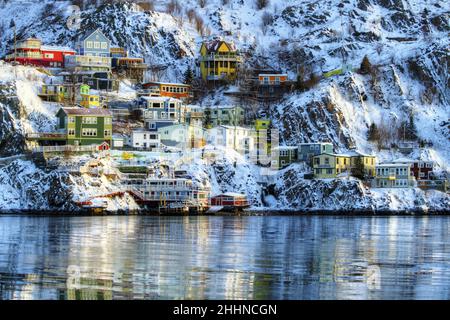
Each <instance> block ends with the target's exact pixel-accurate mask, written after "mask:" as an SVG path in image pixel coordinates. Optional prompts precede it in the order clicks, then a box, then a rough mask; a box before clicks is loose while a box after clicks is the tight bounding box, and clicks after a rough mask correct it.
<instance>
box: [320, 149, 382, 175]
mask: <svg viewBox="0 0 450 320" xmlns="http://www.w3.org/2000/svg"><path fill="white" fill-rule="evenodd" d="M375 163H376V157H375V156H372V155H367V154H362V153H360V152H356V151H351V152H349V153H343V154H333V153H322V154H320V155H317V156H314V157H313V170H314V177H316V178H319V179H327V178H336V177H337V176H338V175H340V174H343V173H348V174H350V175H354V176H357V177H374V176H375Z"/></svg>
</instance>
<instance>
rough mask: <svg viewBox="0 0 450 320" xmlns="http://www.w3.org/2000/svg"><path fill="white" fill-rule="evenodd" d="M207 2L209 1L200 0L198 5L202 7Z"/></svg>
mask: <svg viewBox="0 0 450 320" xmlns="http://www.w3.org/2000/svg"><path fill="white" fill-rule="evenodd" d="M207 3H208V1H206V0H198V5H199V6H200V8H204V7H205V6H206V4H207Z"/></svg>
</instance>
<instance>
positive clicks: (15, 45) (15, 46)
mask: <svg viewBox="0 0 450 320" xmlns="http://www.w3.org/2000/svg"><path fill="white" fill-rule="evenodd" d="M16 63H17V34H16V22H15V21H14V65H15V64H16Z"/></svg>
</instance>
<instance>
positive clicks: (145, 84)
mask: <svg viewBox="0 0 450 320" xmlns="http://www.w3.org/2000/svg"><path fill="white" fill-rule="evenodd" d="M142 85H143V86H152V85H166V86H167V85H169V86H179V87H190V86H191V85H189V84H186V83H172V82H155V81H150V82H146V83H144V84H142Z"/></svg>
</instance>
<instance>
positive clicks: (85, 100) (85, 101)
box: [80, 94, 100, 108]
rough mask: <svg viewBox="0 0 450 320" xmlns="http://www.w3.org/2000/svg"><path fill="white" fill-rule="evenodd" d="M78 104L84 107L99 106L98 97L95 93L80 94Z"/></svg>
mask: <svg viewBox="0 0 450 320" xmlns="http://www.w3.org/2000/svg"><path fill="white" fill-rule="evenodd" d="M80 105H81V106H82V107H85V108H96V107H99V106H100V97H99V96H98V95H95V94H82V95H81V102H80Z"/></svg>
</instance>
